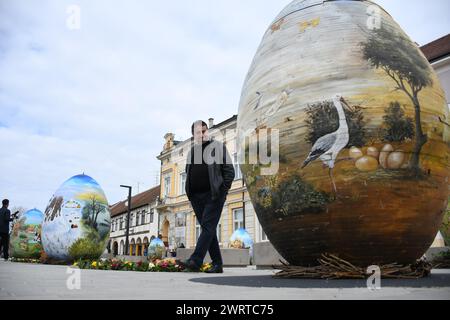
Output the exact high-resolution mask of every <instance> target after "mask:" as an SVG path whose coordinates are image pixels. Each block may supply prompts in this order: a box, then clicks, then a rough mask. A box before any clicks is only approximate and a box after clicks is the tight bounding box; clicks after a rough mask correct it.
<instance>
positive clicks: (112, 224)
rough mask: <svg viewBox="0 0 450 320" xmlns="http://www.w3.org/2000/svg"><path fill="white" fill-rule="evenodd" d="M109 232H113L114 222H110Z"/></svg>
mask: <svg viewBox="0 0 450 320" xmlns="http://www.w3.org/2000/svg"><path fill="white" fill-rule="evenodd" d="M111 231H112V232H114V220H113V221H112V222H111Z"/></svg>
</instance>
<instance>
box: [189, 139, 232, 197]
mask: <svg viewBox="0 0 450 320" xmlns="http://www.w3.org/2000/svg"><path fill="white" fill-rule="evenodd" d="M193 150H194V146H192V147H191V150H190V151H189V153H188V155H187V161H186V186H185V190H186V195H187V197H188V199H189V200H190V199H191V196H192V194H191V192H190V183H191V178H190V169H191V165H192V163H193V162H192V163H191V161H192V153H193ZM205 150H208V151H207V152H206V153H208V154H209V155H210V156H211V158H209V159H220V160H219V161H214V163H211V164H208V173H209V183H210V185H211V198H212V199H213V200H215V199H217V198H218V197H219V196H220V195H221V194H222V193H225V194H228V190H230V188H231V184H232V183H233V181H234V176H235V172H234V166H233V162H232V160H231V157H230V155H229V154H228V150H227V148H226V146H225V145H224V144H223V143H221V142H219V141H215V140H211V143H210V144H209V145H208V146H207V147H206V148H205ZM209 152H210V153H209ZM216 153H217V156H216ZM208 162H209V163H210V162H213V161H208ZM194 183H195V182H194Z"/></svg>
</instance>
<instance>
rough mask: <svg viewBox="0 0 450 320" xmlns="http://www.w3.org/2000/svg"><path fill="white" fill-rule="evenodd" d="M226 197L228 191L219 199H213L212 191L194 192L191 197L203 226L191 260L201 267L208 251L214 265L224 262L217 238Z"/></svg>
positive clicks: (193, 206)
mask: <svg viewBox="0 0 450 320" xmlns="http://www.w3.org/2000/svg"><path fill="white" fill-rule="evenodd" d="M226 198H227V195H226V193H222V194H221V195H219V197H218V198H217V199H215V200H212V199H211V191H207V192H203V193H194V194H193V195H192V197H191V205H192V208H193V209H194V212H195V215H196V217H197V220H198V222H199V223H200V226H201V227H202V231H201V233H200V237H199V238H198V241H197V245H196V246H195V251H194V253H193V254H192V256H191V260H192V261H194V262H195V263H196V264H197V266H199V267H200V266H201V265H202V264H203V260H204V259H205V256H206V253H207V252H208V251H209V255H210V256H211V260H212V263H213V264H214V265H220V266H221V265H222V264H223V262H222V255H221V254H220V247H219V241H218V240H217V225H218V223H219V221H220V216H221V214H222V209H223V205H224V203H225V200H226Z"/></svg>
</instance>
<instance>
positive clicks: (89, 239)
mask: <svg viewBox="0 0 450 320" xmlns="http://www.w3.org/2000/svg"><path fill="white" fill-rule="evenodd" d="M110 220H111V216H110V212H109V207H108V201H107V199H106V196H105V193H104V192H103V190H102V188H101V187H100V185H99V184H98V183H97V182H96V181H95V180H94V179H92V178H91V177H89V176H87V175H77V176H74V177H72V178H70V179H69V180H67V181H66V182H64V183H63V184H62V185H61V186H60V187H59V188H58V190H57V191H56V192H55V194H54V195H53V197H52V198H51V199H50V202H49V204H48V206H47V209H46V210H45V219H44V222H43V224H42V245H43V247H44V250H45V253H46V254H47V255H48V256H49V257H50V258H53V259H56V260H77V259H79V258H98V257H99V256H100V255H101V254H102V253H103V251H104V250H105V248H106V245H107V243H108V239H109V227H110Z"/></svg>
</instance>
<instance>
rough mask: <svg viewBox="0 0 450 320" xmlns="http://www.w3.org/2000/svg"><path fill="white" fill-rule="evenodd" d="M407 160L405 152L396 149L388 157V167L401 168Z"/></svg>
mask: <svg viewBox="0 0 450 320" xmlns="http://www.w3.org/2000/svg"><path fill="white" fill-rule="evenodd" d="M404 161H405V153H404V152H403V151H400V150H399V151H395V152H392V153H390V154H389V157H388V159H387V167H388V168H389V169H400V168H401V167H402V164H403V162H404Z"/></svg>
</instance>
